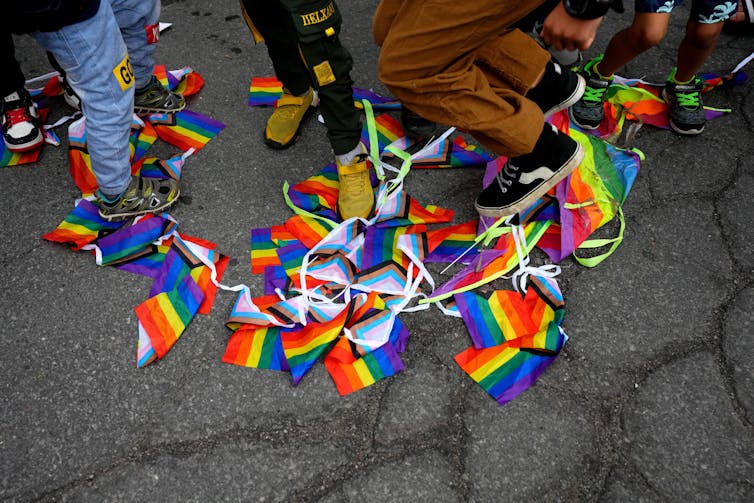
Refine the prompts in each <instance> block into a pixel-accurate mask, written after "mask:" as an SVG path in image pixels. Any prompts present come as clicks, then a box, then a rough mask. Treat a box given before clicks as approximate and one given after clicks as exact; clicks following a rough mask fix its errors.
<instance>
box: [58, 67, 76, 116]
mask: <svg viewBox="0 0 754 503" xmlns="http://www.w3.org/2000/svg"><path fill="white" fill-rule="evenodd" d="M58 81H60V87H62V88H63V99H64V100H65V102H66V103H68V106H69V107H71V108H73V109H75V110H81V98H79V95H78V94H76V91H74V90H73V88H72V87H71V84H69V83H68V79H67V78H66V77H65V75H59V76H58Z"/></svg>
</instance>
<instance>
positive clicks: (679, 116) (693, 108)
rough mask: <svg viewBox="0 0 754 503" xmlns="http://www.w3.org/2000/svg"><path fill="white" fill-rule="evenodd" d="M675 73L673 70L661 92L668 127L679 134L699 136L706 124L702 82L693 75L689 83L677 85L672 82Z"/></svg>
mask: <svg viewBox="0 0 754 503" xmlns="http://www.w3.org/2000/svg"><path fill="white" fill-rule="evenodd" d="M675 71H676V69H675V68H673V71H672V72H671V73H670V76H669V77H668V81H667V82H666V83H665V88H664V89H663V90H662V98H663V99H664V100H665V103H667V104H668V120H669V122H670V127H671V128H673V131H675V132H676V133H680V134H688V135H693V134H699V133H701V132H702V131H704V125H705V124H706V123H707V117H706V116H705V114H704V104H703V103H702V89H704V82H702V79H700V78H699V77H697V76H696V75H694V78H693V79H691V80H690V81H689V82H687V83H685V84H678V83H677V82H675V80H674V77H675Z"/></svg>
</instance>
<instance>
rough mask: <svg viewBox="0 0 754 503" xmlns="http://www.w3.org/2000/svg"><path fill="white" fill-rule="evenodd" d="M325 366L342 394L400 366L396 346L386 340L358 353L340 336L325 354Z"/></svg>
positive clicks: (362, 386)
mask: <svg viewBox="0 0 754 503" xmlns="http://www.w3.org/2000/svg"><path fill="white" fill-rule="evenodd" d="M325 367H326V368H327V371H328V372H329V373H330V377H332V379H333V381H334V382H335V387H336V388H337V389H338V393H340V395H341V396H344V395H347V394H349V393H353V392H354V391H358V390H360V389H363V388H365V387H367V386H369V385H371V384H374V383H375V382H377V381H379V380H381V379H384V378H386V377H390V376H392V375H394V374H397V373H398V372H400V371H401V370H403V368H404V366H403V362H402V361H401V359H400V357H399V356H398V352H397V351H396V349H395V347H394V346H393V345H392V344H390V343H386V344H383V345H382V346H380V347H379V348H377V349H375V350H373V351H370V352H369V353H367V354H365V355H363V356H359V354H358V353H357V352H356V351H355V350H354V349H353V343H352V342H351V341H349V340H348V339H346V338H345V337H344V338H341V339H339V340H338V342H337V343H336V344H335V346H334V347H333V348H332V350H331V351H330V352H329V353H328V354H327V356H326V357H325Z"/></svg>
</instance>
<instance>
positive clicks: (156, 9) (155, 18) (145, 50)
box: [110, 0, 160, 89]
mask: <svg viewBox="0 0 754 503" xmlns="http://www.w3.org/2000/svg"><path fill="white" fill-rule="evenodd" d="M110 5H111V6H112V8H113V13H114V14H115V20H116V21H117V22H118V26H119V27H120V33H121V35H122V36H123V41H124V42H125V43H126V47H127V48H128V55H129V56H130V57H131V65H132V67H133V72H134V75H135V76H136V89H138V88H140V87H144V86H145V85H147V84H148V83H149V81H150V79H151V78H152V72H153V71H154V58H153V54H154V51H155V49H156V48H157V44H150V43H149V40H148V38H147V33H146V31H145V28H146V27H147V26H151V25H154V24H157V23H158V22H159V21H160V1H159V0H110Z"/></svg>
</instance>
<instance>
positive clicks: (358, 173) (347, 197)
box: [335, 146, 374, 220]
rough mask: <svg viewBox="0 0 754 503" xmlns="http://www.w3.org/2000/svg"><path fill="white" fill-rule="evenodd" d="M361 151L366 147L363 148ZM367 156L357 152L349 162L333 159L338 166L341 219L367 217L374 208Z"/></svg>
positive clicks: (364, 150) (339, 211) (339, 212)
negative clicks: (344, 162)
mask: <svg viewBox="0 0 754 503" xmlns="http://www.w3.org/2000/svg"><path fill="white" fill-rule="evenodd" d="M362 150H363V152H366V149H365V148H363V146H362ZM368 159H369V156H368V155H367V154H366V153H361V154H357V155H356V156H355V157H354V158H353V159H352V160H351V162H350V163H348V164H341V163H340V162H338V161H337V159H336V161H335V165H336V166H337V168H338V214H339V215H340V217H341V218H342V219H343V220H348V219H349V218H352V217H360V218H369V215H370V214H371V213H372V211H373V210H374V189H372V181H371V179H370V177H369V161H368Z"/></svg>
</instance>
